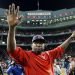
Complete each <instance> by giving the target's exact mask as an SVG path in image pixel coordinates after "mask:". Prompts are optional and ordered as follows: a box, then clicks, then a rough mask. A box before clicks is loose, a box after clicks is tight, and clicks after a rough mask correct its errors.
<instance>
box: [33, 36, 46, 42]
mask: <svg viewBox="0 0 75 75" xmlns="http://www.w3.org/2000/svg"><path fill="white" fill-rule="evenodd" d="M32 42H45V39H44V37H43V36H41V35H35V36H33V38H32Z"/></svg>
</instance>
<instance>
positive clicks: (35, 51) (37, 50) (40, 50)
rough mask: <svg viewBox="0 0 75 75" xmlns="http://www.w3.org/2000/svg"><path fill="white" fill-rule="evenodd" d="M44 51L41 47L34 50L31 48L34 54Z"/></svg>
mask: <svg viewBox="0 0 75 75" xmlns="http://www.w3.org/2000/svg"><path fill="white" fill-rule="evenodd" d="M43 51H44V49H43V48H39V49H38V48H35V49H34V50H33V52H34V53H36V54H41V52H43Z"/></svg>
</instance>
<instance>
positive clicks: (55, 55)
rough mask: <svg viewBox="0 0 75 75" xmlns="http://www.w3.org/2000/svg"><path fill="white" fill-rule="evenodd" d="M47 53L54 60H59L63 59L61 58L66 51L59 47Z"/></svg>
mask: <svg viewBox="0 0 75 75" xmlns="http://www.w3.org/2000/svg"><path fill="white" fill-rule="evenodd" d="M47 53H48V55H49V56H51V57H52V58H53V59H58V58H61V56H62V55H63V53H64V49H63V48H62V47H60V46H58V47H56V48H54V49H52V50H49V51H47Z"/></svg>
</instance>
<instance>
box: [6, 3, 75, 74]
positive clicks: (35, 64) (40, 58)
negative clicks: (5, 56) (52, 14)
mask: <svg viewBox="0 0 75 75" xmlns="http://www.w3.org/2000/svg"><path fill="white" fill-rule="evenodd" d="M18 14H19V6H17V9H15V5H14V4H12V5H9V10H8V11H7V14H6V15H7V22H8V25H9V31H8V37H7V50H8V53H9V54H10V56H12V57H13V58H14V59H15V61H16V62H19V63H20V64H21V65H22V66H23V67H24V71H25V73H26V75H54V71H53V64H54V59H56V58H60V57H61V56H62V54H63V53H64V50H65V49H66V48H67V47H68V45H69V44H70V42H71V40H72V38H73V37H75V32H73V33H72V35H71V36H70V37H69V38H68V39H67V40H66V41H64V42H63V43H62V44H61V45H59V46H58V47H56V48H54V49H53V50H48V51H44V49H45V39H44V37H42V36H41V35H36V36H34V37H33V39H32V46H31V47H32V50H31V51H26V50H24V49H22V48H20V47H17V46H16V39H15V30H16V26H17V25H18V24H19V23H20V18H21V17H20V16H19V15H18Z"/></svg>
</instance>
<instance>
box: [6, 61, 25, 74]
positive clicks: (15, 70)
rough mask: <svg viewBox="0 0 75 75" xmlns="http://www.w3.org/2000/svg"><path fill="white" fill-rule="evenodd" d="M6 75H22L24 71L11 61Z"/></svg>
mask: <svg viewBox="0 0 75 75" xmlns="http://www.w3.org/2000/svg"><path fill="white" fill-rule="evenodd" d="M7 74H8V75H24V71H23V68H22V66H21V65H19V64H17V63H16V62H15V61H12V62H11V64H10V66H9V67H8V69H7Z"/></svg>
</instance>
